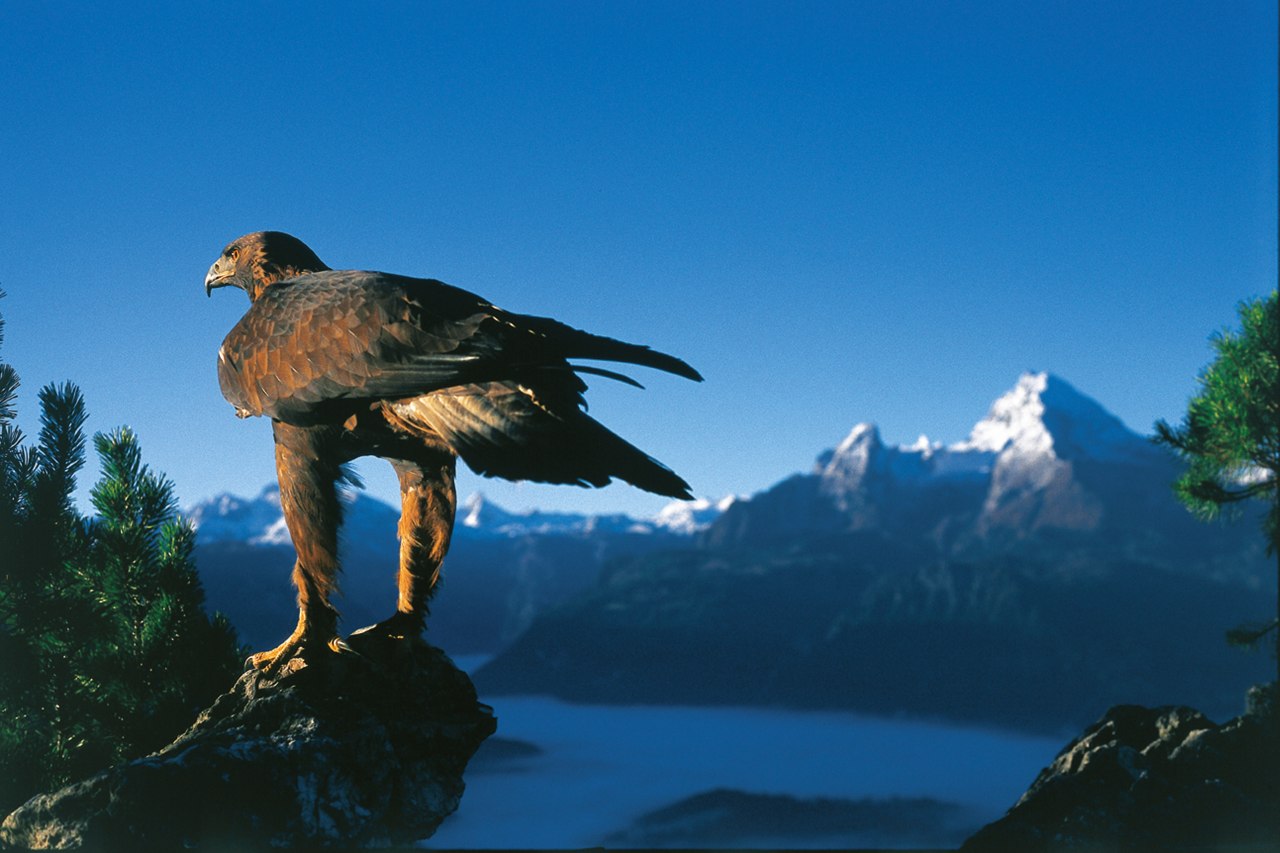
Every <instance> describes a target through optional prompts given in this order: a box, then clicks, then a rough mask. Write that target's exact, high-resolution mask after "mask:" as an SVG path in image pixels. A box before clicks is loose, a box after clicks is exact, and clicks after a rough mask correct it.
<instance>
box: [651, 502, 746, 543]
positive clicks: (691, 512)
mask: <svg viewBox="0 0 1280 853" xmlns="http://www.w3.org/2000/svg"><path fill="white" fill-rule="evenodd" d="M738 500H739V498H738V497H737V496H736V495H729V496H728V497H724V498H721V499H720V500H718V501H716V502H714V503H712V502H711V501H709V500H707V499H706V498H699V499H698V500H696V501H672V502H671V503H669V504H667V505H666V506H664V507H663V508H662V509H661V510H659V511H658V514H657V515H656V516H654V518H653V520H652V521H651V522H649V523H650V524H652V526H653V527H654V528H656V529H659V530H666V531H668V532H671V533H678V534H682V535H688V536H692V535H693V534H695V533H698V532H700V531H702V530H705V529H707V528H708V527H710V526H711V523H712V522H713V521H715V520H716V519H717V518H719V517H720V515H721V514H723V513H724V511H725V510H727V509H728V508H729V507H731V506H733V504H734V503H735V502H736V501H738Z"/></svg>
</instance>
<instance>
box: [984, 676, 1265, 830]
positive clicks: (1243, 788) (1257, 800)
mask: <svg viewBox="0 0 1280 853" xmlns="http://www.w3.org/2000/svg"><path fill="white" fill-rule="evenodd" d="M961 849H962V850H964V851H971V853H976V851H986V850H1023V851H1036V850H1055V851H1056V850H1090V851H1092V850H1108V851H1110V850H1214V851H1217V850H1222V851H1227V850H1230V851H1240V852H1241V853H1243V851H1253V850H1258V851H1263V850H1267V851H1270V850H1280V716H1278V715H1277V714H1276V711H1275V687H1274V685H1267V686H1265V687H1255V688H1253V689H1252V690H1250V692H1249V697H1248V700H1247V704H1246V712H1245V714H1244V715H1242V716H1240V717H1236V718H1235V719H1233V720H1231V721H1229V722H1227V723H1224V724H1222V725H1218V724H1216V723H1214V722H1212V721H1210V720H1209V719H1207V718H1206V717H1205V716H1204V715H1203V714H1201V713H1200V712H1199V711H1195V710H1193V709H1191V708H1186V707H1173V706H1166V707H1162V708H1142V707H1137V706H1133V705H1122V706H1119V707H1116V708H1112V709H1111V710H1110V711H1108V712H1107V713H1106V714H1105V715H1104V716H1103V718H1102V719H1101V720H1099V721H1098V722H1097V723H1095V724H1094V725H1093V726H1092V727H1090V728H1089V729H1088V730H1087V731H1086V732H1085V733H1084V734H1083V735H1081V736H1080V737H1079V738H1077V739H1076V740H1074V741H1072V742H1071V743H1070V744H1069V745H1068V746H1067V747H1066V748H1065V749H1064V750H1062V752H1060V753H1059V754H1058V757H1057V758H1056V759H1055V760H1054V762H1053V763H1052V764H1051V765H1049V766H1048V767H1047V768H1045V769H1044V770H1042V771H1041V772H1040V775H1039V776H1038V777H1037V778H1036V780H1035V782H1033V783H1032V785H1031V787H1030V788H1029V789H1028V790H1027V792H1026V793H1025V794H1023V795H1022V798H1021V799H1020V800H1018V802H1017V803H1016V804H1015V805H1014V806H1013V808H1011V809H1010V810H1009V812H1008V813H1007V814H1006V815H1005V816H1004V817H1003V818H1001V819H1000V820H998V821H996V822H994V823H991V824H988V825H987V826H985V827H983V828H982V829H981V830H979V831H978V832H977V833H976V834H975V835H973V836H972V837H971V838H970V839H969V840H968V841H966V842H965V843H964V846H963V847H962V848H961Z"/></svg>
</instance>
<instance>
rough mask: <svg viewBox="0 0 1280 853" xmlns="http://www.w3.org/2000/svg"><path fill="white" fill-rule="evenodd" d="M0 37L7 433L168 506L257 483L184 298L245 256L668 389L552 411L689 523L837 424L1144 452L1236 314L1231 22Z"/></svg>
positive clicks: (263, 10) (581, 495) (276, 9)
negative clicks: (1028, 406)
mask: <svg viewBox="0 0 1280 853" xmlns="http://www.w3.org/2000/svg"><path fill="white" fill-rule="evenodd" d="M0 31H2V32H4V33H5V61H4V62H3V63H0V93H3V94H2V95H0V98H2V99H3V100H2V102H0V146H2V147H0V164H2V166H3V167H2V168H0V287H3V288H4V289H5V290H6V291H7V292H8V294H9V295H8V297H7V298H5V299H4V300H3V301H2V302H0V312H3V314H4V316H5V318H6V320H7V330H6V331H7V335H6V341H5V344H4V349H3V350H2V351H0V356H2V357H3V358H5V359H6V360H8V361H9V362H11V363H12V364H14V366H15V367H16V368H17V369H18V371H19V372H20V374H21V375H22V378H23V383H24V386H23V387H24V394H23V396H22V397H21V398H20V401H19V404H20V406H21V421H22V423H23V425H24V426H25V427H26V428H27V429H28V430H29V431H30V432H34V430H35V428H36V425H37V421H36V414H37V412H36V410H35V402H34V397H35V391H36V389H37V388H39V387H40V386H41V385H43V384H45V383H47V382H51V381H62V380H66V379H70V380H74V381H75V382H77V383H78V384H79V385H80V386H81V387H82V389H83V390H84V392H85V394H86V396H87V398H88V403H89V409H90V413H91V420H90V424H89V426H90V429H91V430H106V429H110V428H113V427H115V426H117V425H119V424H130V425H132V426H133V427H134V428H135V429H136V430H137V431H138V433H139V434H140V436H141V439H142V442H143V448H144V455H145V457H146V458H147V460H148V461H149V462H150V463H151V465H152V466H153V467H155V468H158V469H160V470H162V471H163V472H165V473H166V474H167V475H168V476H169V477H170V478H172V479H173V480H174V481H175V483H176V485H177V489H178V493H179V495H180V496H181V499H182V500H183V501H184V502H189V501H192V500H196V499H199V498H201V497H205V496H208V495H211V494H214V493H216V492H220V491H232V492H237V493H241V494H251V493H255V492H256V491H257V490H258V489H259V488H260V487H261V486H262V485H263V484H265V483H267V482H269V481H270V480H271V479H272V478H273V477H274V472H273V468H272V457H271V453H272V450H271V440H270V431H269V427H268V425H267V424H266V423H265V422H261V421H254V422H243V421H239V420H237V419H236V418H235V417H233V415H232V411H231V409H230V407H229V406H228V405H227V404H226V403H225V402H224V401H223V400H222V398H221V395H220V394H219V391H218V387H217V381H216V376H215V368H214V358H215V353H216V350H217V347H218V344H219V343H220V341H221V339H222V337H223V335H224V334H225V333H226V332H227V330H228V329H229V328H230V327H231V325H232V324H234V322H235V321H236V319H238V317H239V316H240V314H241V313H242V312H243V311H244V309H245V308H246V306H247V302H246V301H245V300H244V299H243V297H242V296H241V295H240V294H238V293H232V292H227V291H221V292H218V293H215V297H214V298H213V299H206V298H205V296H204V293H203V291H202V289H201V282H202V279H203V275H204V272H205V270H206V269H207V268H208V266H209V264H210V263H211V262H212V261H213V259H214V258H215V257H216V256H217V254H218V252H219V251H220V250H221V248H222V246H223V245H224V244H225V243H227V242H228V241H230V240H231V239H232V238H234V237H236V236H239V235H240V234H243V233H245V232H248V231H253V230H258V229H264V228H270V229H279V230H284V231H289V232H291V233H294V234H296V235H297V236H299V237H301V238H302V239H304V240H305V241H307V242H308V243H309V244H310V245H311V246H312V247H313V248H314V249H315V250H316V251H317V252H318V253H319V255H320V256H321V257H322V258H324V259H325V260H326V261H327V262H328V263H329V264H330V265H331V266H334V267H360V268H372V269H382V270H388V271H394V272H401V273H407V274H416V275H425V276H432V277H436V278H441V279H443V280H445V281H449V282H451V283H453V284H456V285H459V286H462V287H466V288H468V289H471V290H474V291H476V292H478V293H481V294H483V295H484V296H486V297H487V298H489V299H491V300H493V301H494V302H496V303H497V304H499V305H501V306H503V307H505V308H508V309H510V310H515V311H523V312H527V313H534V314H544V315H551V316H555V317H557V318H559V319H561V320H564V321H566V322H568V323H571V324H573V325H576V326H580V327H583V328H587V329H590V330H592V331H595V332H598V333H602V334H608V335H612V336H616V337H620V338H623V339H627V340H632V341H637V342H643V343H649V344H652V345H654V346H656V347H658V348H661V349H664V350H667V351H669V352H672V353H675V354H678V355H680V356H682V357H684V358H686V359H687V360H688V361H690V362H691V363H692V364H694V365H695V366H697V367H698V368H699V369H700V370H701V371H702V372H703V373H704V374H705V376H706V377H707V381H706V382H705V383H703V384H701V385H695V384H693V383H688V382H685V381H684V380H680V379H678V378H674V377H667V376H664V375H657V374H650V375H646V376H642V377H640V378H641V379H642V381H644V382H645V384H646V385H647V386H648V390H646V391H644V392H639V391H636V390H635V389H632V388H627V387H621V386H618V387H610V384H609V383H607V382H606V381H604V380H596V381H593V382H592V383H591V384H592V389H591V392H590V395H589V397H590V400H591V403H592V409H591V411H592V413H593V414H594V415H596V416H597V417H599V418H600V419H601V420H602V421H604V422H605V423H606V424H608V425H609V426H611V427H612V428H614V429H615V430H616V431H618V432H619V433H620V434H622V435H623V436H625V437H627V438H628V439H630V440H631V441H633V442H635V443H636V444H638V445H639V446H641V447H642V448H644V449H646V450H647V451H649V452H650V453H652V454H653V455H655V456H657V457H658V458H659V459H662V460H663V461H665V462H666V463H668V464H669V465H671V466H672V467H673V468H675V469H676V470H677V471H678V472H679V473H681V474H682V475H683V476H684V477H685V478H686V479H687V480H689V481H690V483H691V484H692V485H693V488H694V491H695V492H696V493H698V494H701V495H708V496H713V497H717V496H720V495H723V494H727V493H731V492H732V493H750V492H753V491H756V490H758V489H760V488H763V487H765V486H767V485H769V484H771V483H772V482H774V481H776V480H778V479H780V478H781V477H783V476H785V475H787V474H789V473H792V472H794V471H797V470H801V469H805V468H807V467H808V466H809V465H810V464H811V462H812V459H813V457H814V456H815V455H816V454H817V453H818V452H819V451H820V450H822V449H823V448H824V447H829V446H832V445H834V444H835V443H837V442H838V441H839V440H840V438H842V437H843V436H844V434H845V433H846V432H847V431H848V430H849V428H850V427H851V426H852V425H853V424H854V423H855V422H858V421H863V420H871V421H876V422H877V423H879V424H880V427H881V431H882V434H883V435H884V436H885V438H886V440H888V441H896V442H910V441H913V440H914V439H915V438H916V436H917V435H919V434H920V433H927V434H928V435H929V436H930V437H931V438H933V439H937V440H942V441H956V440H959V439H961V438H963V437H964V436H965V435H966V434H967V432H968V429H969V428H970V426H972V424H973V423H974V421H976V420H977V419H979V418H980V417H981V416H982V415H983V414H984V412H985V410H986V408H987V406H988V405H989V403H990V402H991V400H992V399H994V398H995V397H996V396H998V395H999V394H1000V393H1002V392H1003V391H1004V390H1006V389H1007V388H1008V387H1010V386H1012V385H1013V383H1014V382H1015V381H1016V379H1017V376H1018V375H1019V373H1021V372H1022V371H1024V370H1049V371H1052V372H1054V373H1057V374H1059V375H1060V376H1062V377H1064V378H1066V379H1067V380H1068V381H1070V382H1071V383H1073V384H1074V385H1076V387H1078V388H1079V389H1080V390H1081V391H1083V392H1084V393H1086V394H1089V395H1091V396H1093V397H1095V398H1096V399H1098V400H1099V401H1100V402H1101V403H1102V404H1103V405H1105V406H1106V407H1108V408H1109V409H1111V410H1112V411H1113V412H1115V413H1116V414H1117V415H1119V416H1120V417H1121V418H1122V419H1123V420H1124V421H1125V422H1126V423H1127V424H1128V425H1129V426H1131V427H1132V428H1134V429H1136V430H1139V431H1144V432H1145V431H1149V430H1150V427H1151V423H1152V422H1153V421H1154V420H1155V419H1156V418H1161V417H1163V418H1167V419H1173V420H1176V419H1177V418H1179V417H1180V415H1181V412H1182V411H1183V409H1184V407H1185V403H1186V400H1187V398H1188V396H1189V395H1190V394H1191V393H1193V391H1194V376H1195V374H1196V373H1197V371H1198V370H1199V369H1200V368H1201V367H1202V366H1203V365H1204V364H1205V363H1206V362H1207V361H1208V359H1209V358H1210V356H1211V353H1210V349H1209V346H1208V343H1207V338H1208V336H1209V334H1210V333H1211V332H1213V331H1214V330H1216V329H1219V328H1222V327H1224V326H1226V325H1229V324H1231V323H1232V322H1233V320H1234V306H1235V304H1236V303H1237V302H1238V301H1239V300H1241V299H1243V298H1245V297H1249V296H1252V295H1259V294H1263V293H1265V292H1267V291H1269V290H1271V289H1273V288H1274V287H1275V286H1276V277H1277V264H1276V258H1277V245H1276V234H1277V222H1276V208H1277V193H1276V186H1277V169H1276V163H1277V146H1276V139H1277V118H1276V93H1277V83H1276V65H1277V49H1276V31H1277V22H1276V10H1275V5H1274V4H1273V3H1267V2H1238V3H1230V4H1211V3H1162V4H1149V3H1115V2H1107V3H1031V4H1028V3H1007V4H1006V3H990V2H984V3H941V2H928V3H905V2H886V3H874V2H857V3H854V2H847V3H819V4H803V3H780V2H779V3H750V2H741V3H694V4H688V3H672V4H665V3H657V2H644V3H623V2H618V3H536V4H535V3H457V4H453V3H403V4H393V3H385V4H379V3H367V4H325V3H318V4H317V3H305V4H304V3H289V2H280V3H271V4H245V5H236V4H228V3H216V4H214V3H209V4H181V5H178V4H173V5H168V4H128V5H124V4H121V5H113V4H103V5H100V6H99V5H95V6H89V5H86V4H78V3H77V4H60V3H56V2H51V3H34V2H32V3H23V2H11V3H6V4H4V5H3V6H0ZM384 467H385V466H380V465H376V464H375V465H367V466H365V470H366V473H367V475H368V477H369V481H370V490H371V491H372V492H373V493H374V494H375V495H378V496H382V497H391V496H392V495H393V494H394V485H393V480H392V478H391V476H390V474H389V471H388V472H385V473H384V471H383V468H384ZM92 476H93V471H90V472H89V474H88V476H86V477H85V478H83V479H84V480H85V481H86V483H85V484H86V485H87V481H88V480H89V479H90V478H91V477H92ZM477 488H483V489H484V490H485V491H486V493H488V494H489V495H490V496H491V497H493V498H494V499H495V500H497V501H498V502H500V503H503V504H505V505H508V506H511V507H513V508H517V509H519V508H528V507H533V506H538V507H544V508H555V509H578V510H584V511H593V512H597V511H598V512H605V511H629V512H635V513H641V514H644V513H649V512H652V511H655V510H656V509H657V508H659V507H660V506H661V505H662V504H663V503H664V500H663V499H661V498H656V497H652V496H648V495H645V494H643V493H641V492H639V491H637V490H635V489H631V488H629V487H627V486H624V485H615V486H611V487H609V488H608V489H606V490H603V491H587V490H578V489H571V488H567V487H548V486H533V485H527V484H526V485H506V484H499V483H496V482H492V481H481V480H480V479H479V478H476V477H472V476H468V477H466V478H465V479H464V480H463V481H462V482H461V491H462V492H464V493H467V492H470V491H473V490H475V489H477Z"/></svg>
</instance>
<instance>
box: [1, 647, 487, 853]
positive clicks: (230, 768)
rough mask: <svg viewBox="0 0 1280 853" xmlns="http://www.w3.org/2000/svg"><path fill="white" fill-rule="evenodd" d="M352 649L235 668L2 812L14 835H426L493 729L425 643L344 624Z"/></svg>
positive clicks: (206, 842) (225, 844)
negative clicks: (111, 756)
mask: <svg viewBox="0 0 1280 853" xmlns="http://www.w3.org/2000/svg"><path fill="white" fill-rule="evenodd" d="M351 643H352V645H353V646H354V647H355V651H356V652H357V653H356V654H345V655H341V656H332V657H328V656H326V657H325V658H324V659H322V660H320V661H318V662H317V663H316V664H314V665H309V666H308V665H306V664H304V662H303V661H302V660H299V659H295V660H294V661H292V662H290V664H289V666H288V667H286V672H285V673H284V674H282V675H279V676H274V677H268V676H264V675H262V674H261V673H258V672H248V673H245V674H244V675H243V676H242V677H241V678H240V679H239V681H237V682H236V684H235V686H234V687H233V688H232V689H231V690H230V691H229V692H227V693H226V694H224V695H223V696H221V697H219V699H218V700H217V701H216V702H215V703H214V704H213V705H212V706H211V707H210V708H209V709H208V710H206V711H205V712H204V713H203V714H201V715H200V717H199V719H198V720H197V721H196V723H195V724H194V725H193V726H192V727H191V728H190V729H189V730H188V731H187V732H186V733H185V734H183V735H182V736H181V737H179V738H178V739H177V740H176V741H174V742H173V743H172V744H171V745H169V746H168V747H166V748H165V749H163V750H161V751H159V752H157V753H155V754H153V755H150V756H147V757H146V758H141V759H138V760H135V761H132V762H129V763H127V764H123V765H120V766H118V767H114V768H112V769H110V770H107V771H105V772H103V773H100V774H99V775H97V776H94V777H92V778H90V779H87V780H85V781H82V782H79V783H76V784H73V785H69V786H68V787H66V788H63V789H62V790H60V791H57V792H54V793H51V794H43V795H41V796H38V797H35V798H34V799H32V800H30V801H29V802H28V803H26V804H25V805H24V806H22V807H21V808H19V809H18V810H17V811H15V812H13V813H12V814H10V815H9V816H8V817H7V818H6V819H5V820H4V823H3V825H2V826H0V843H3V844H6V845H12V846H15V847H22V848H66V847H81V846H85V847H91V848H95V849H96V848H103V849H138V848H139V847H164V848H175V849H176V848H179V847H189V846H198V847H204V848H215V849H233V848H235V849H239V848H241V847H246V846H260V845H261V846H266V845H271V846H296V845H307V846H328V845H340V846H358V845H371V846H385V845H388V844H398V843H407V842H412V841H415V840H417V839H421V838H424V837H426V836H429V835H430V834H431V833H432V832H434V831H435V829H436V827H437V826H439V824H440V822H441V821H442V820H444V818H445V817H447V816H448V815H449V814H451V813H452V812H453V811H454V810H455V809H456V808H457V806H458V802H459V799H460V798H461V796H462V791H463V782H462V773H463V770H464V769H465V767H466V766H467V762H468V761H469V760H470V758H471V756H472V754H473V753H474V752H475V751H476V749H477V748H478V747H479V745H480V743H481V742H482V741H483V740H484V739H485V738H486V737H488V736H489V735H490V734H491V733H492V732H493V731H494V729H495V727H496V723H495V720H494V718H493V715H492V711H491V709H489V708H488V707H486V706H484V705H481V704H479V703H478V702H477V701H476V694H475V690H474V688H473V687H472V685H471V681H470V680H469V679H468V678H467V676H466V675H465V674H464V673H462V672H461V671H460V670H458V669H457V668H456V667H454V665H453V664H452V663H451V662H450V661H449V659H448V658H447V657H445V655H444V654H443V653H442V652H440V651H439V650H438V649H435V648H432V647H430V646H427V645H425V644H422V643H417V642H413V643H411V642H407V641H404V640H374V639H371V638H364V639H362V638H361V637H359V636H357V637H354V638H352V640H351Z"/></svg>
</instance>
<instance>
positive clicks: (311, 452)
mask: <svg viewBox="0 0 1280 853" xmlns="http://www.w3.org/2000/svg"><path fill="white" fill-rule="evenodd" d="M272 426H273V433H274V435H275V441H276V476H277V478H278V480H279V483H280V507H281V509H282V510H284V518H285V523H286V524H288V526H289V536H290V537H291V538H292V539H293V547H294V550H295V551H296V552H297V555H298V558H297V562H296V563H295V564H294V569H293V583H294V586H295V587H297V590H298V626H297V628H295V629H294V632H293V634H291V635H290V636H289V638H288V639H287V640H285V641H284V642H283V643H282V644H280V645H279V646H278V647H276V648H275V649H272V650H271V651H269V652H260V653H258V654H255V655H252V656H251V657H250V658H249V661H248V663H249V665H250V666H253V667H255V668H258V669H265V670H267V671H269V672H273V671H276V670H278V669H279V668H280V667H281V666H283V665H284V664H285V663H286V662H287V661H288V660H290V659H291V658H294V657H296V656H298V655H299V654H302V653H305V652H308V651H313V650H315V651H319V650H323V649H326V648H328V649H330V650H335V651H336V650H337V633H338V612H337V610H336V609H334V607H333V605H331V604H330V603H329V597H330V595H331V594H332V593H333V591H334V589H335V588H336V587H337V579H338V527H339V526H340V525H341V523H342V505H341V504H340V503H339V501H338V488H337V481H338V477H339V474H340V471H341V469H340V465H341V463H342V462H344V461H345V459H343V458H342V455H341V453H340V452H339V448H338V446H337V442H336V441H335V436H334V433H333V431H332V430H331V429H330V428H325V427H316V428H304V427H296V426H290V425H288V424H284V423H281V422H279V421H276V422H274V423H273V425H272Z"/></svg>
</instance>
